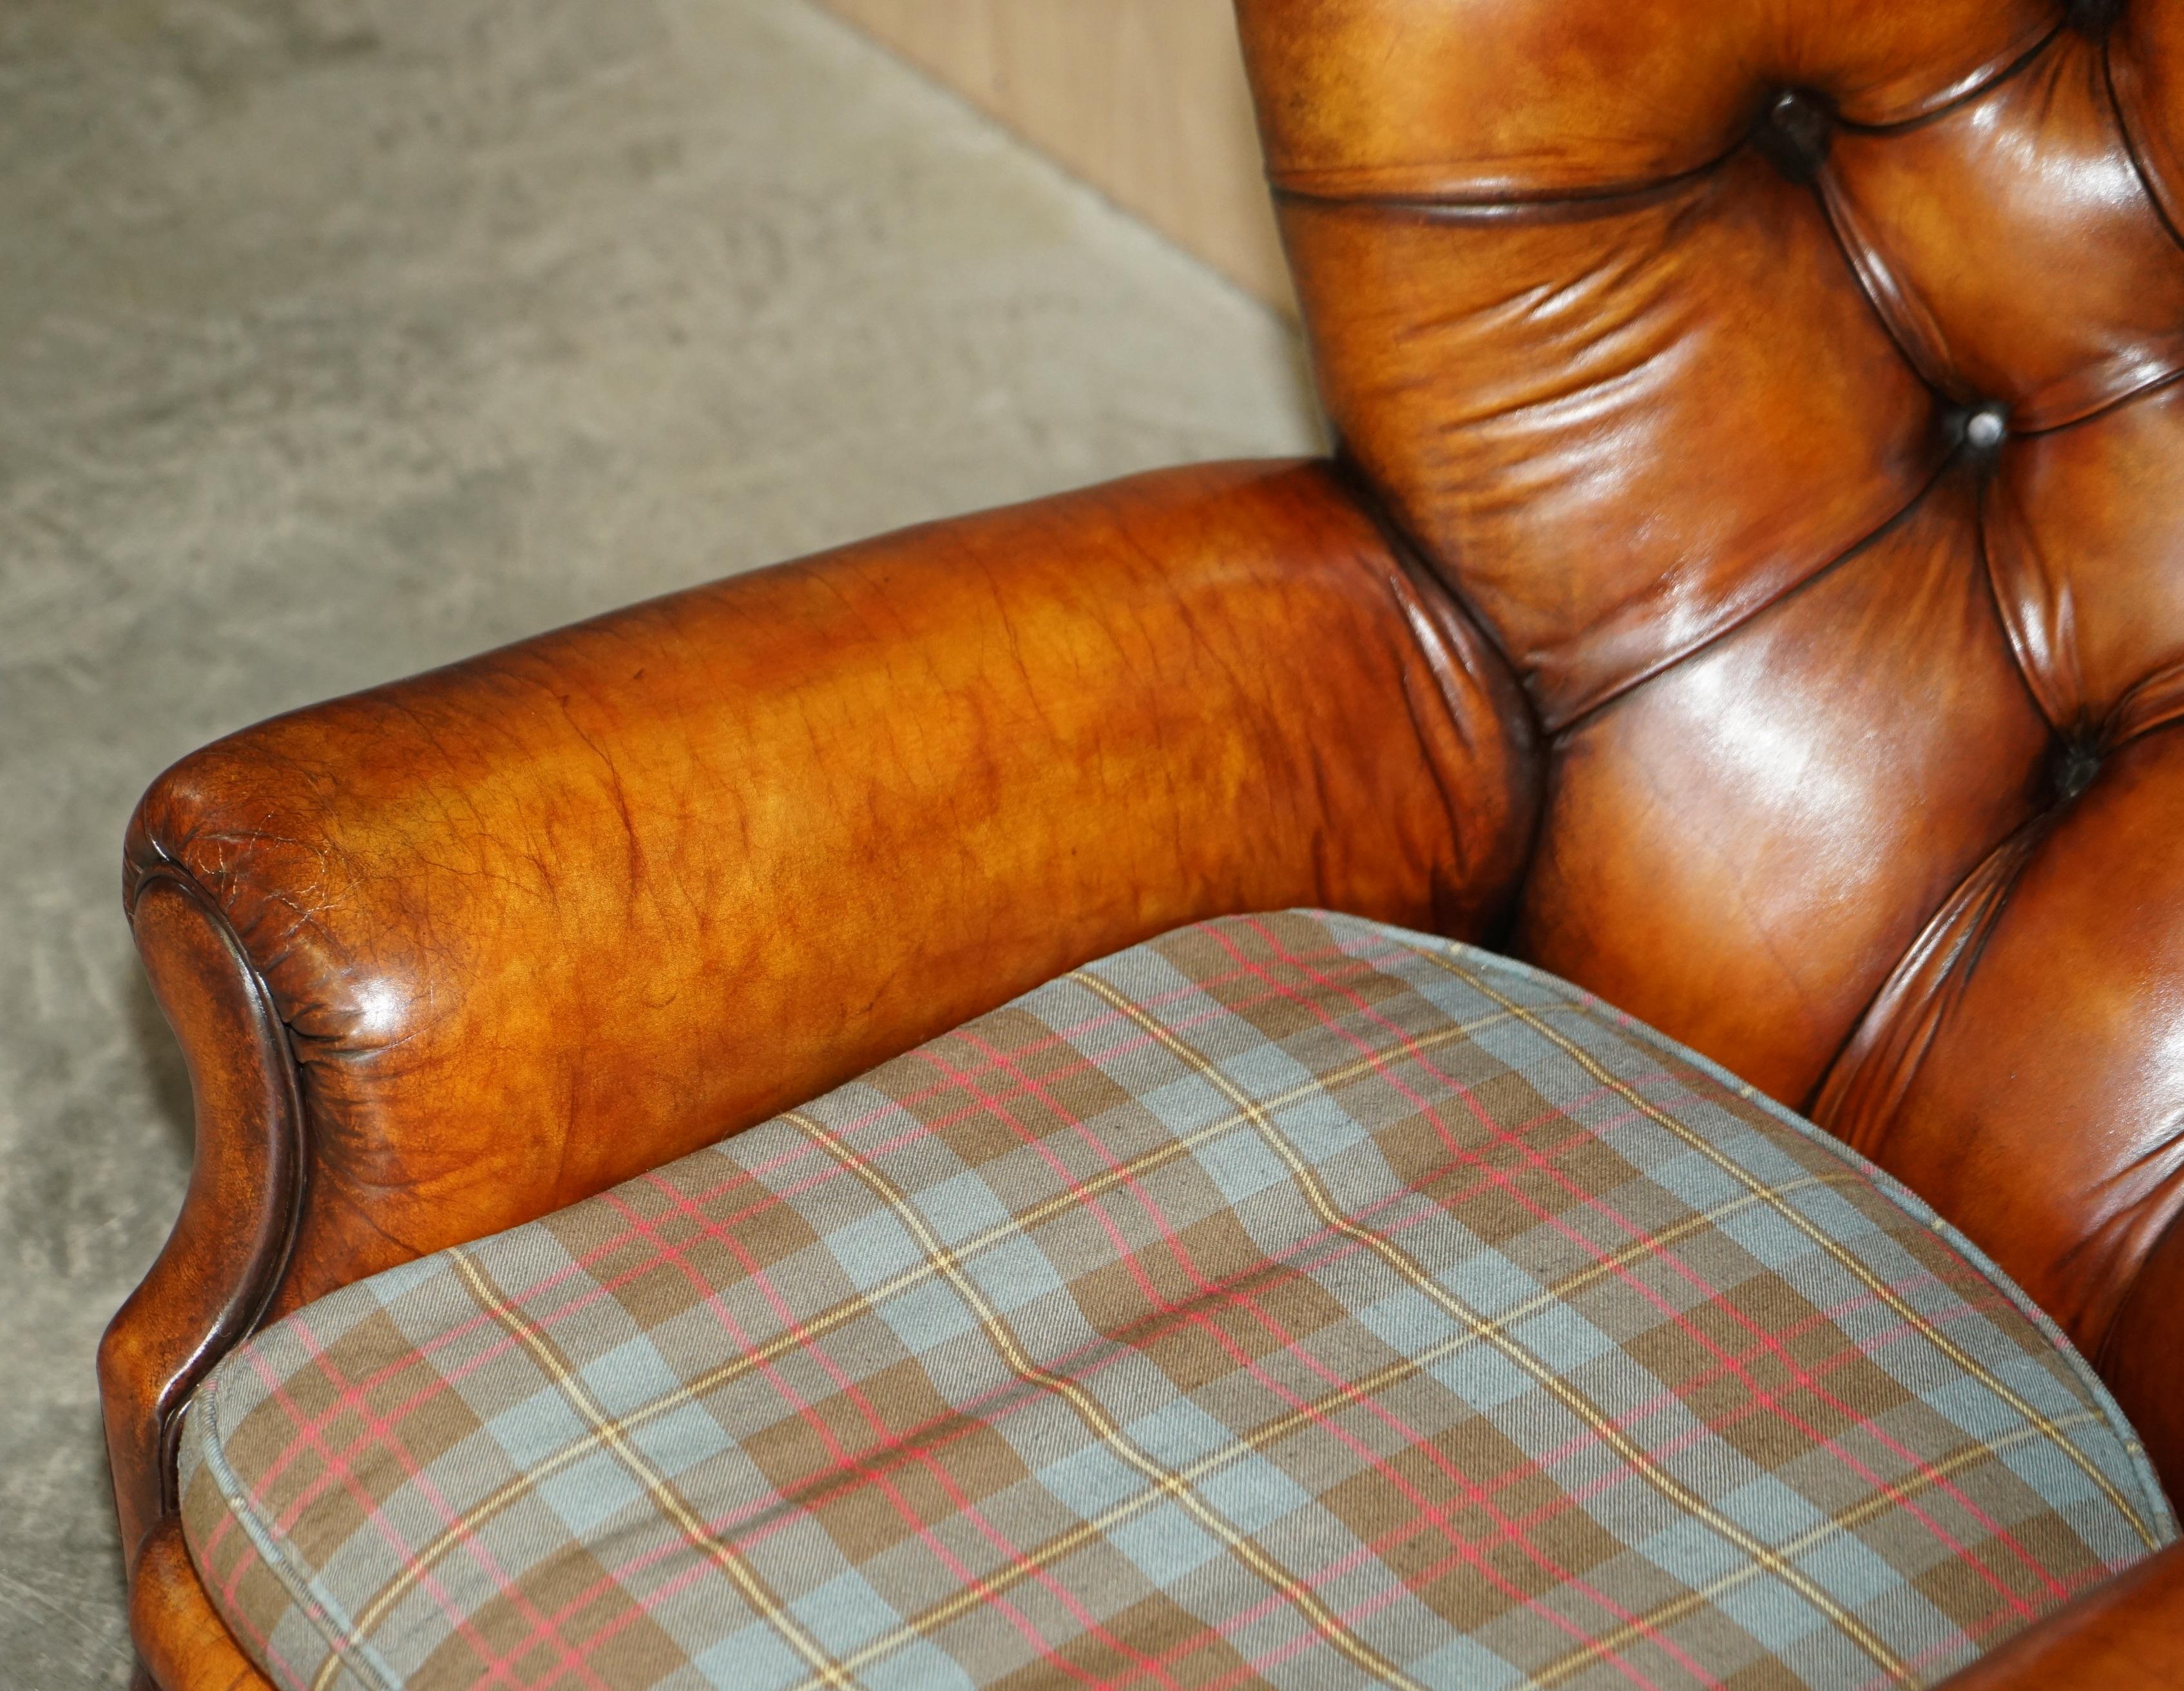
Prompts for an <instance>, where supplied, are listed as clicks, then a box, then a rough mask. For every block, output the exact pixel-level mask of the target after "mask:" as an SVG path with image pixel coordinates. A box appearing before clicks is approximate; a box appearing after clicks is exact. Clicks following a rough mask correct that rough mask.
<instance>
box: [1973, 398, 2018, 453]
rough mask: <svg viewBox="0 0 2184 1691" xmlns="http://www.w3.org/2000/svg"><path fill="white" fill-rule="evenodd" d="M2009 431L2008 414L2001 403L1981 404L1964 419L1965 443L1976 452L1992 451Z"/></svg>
mask: <svg viewBox="0 0 2184 1691" xmlns="http://www.w3.org/2000/svg"><path fill="white" fill-rule="evenodd" d="M2008 433H2009V414H2008V413H2007V412H2005V411H2004V410H2003V408H2002V407H2001V406H2000V405H1981V406H1978V407H1976V408H1975V409H1974V410H1973V411H1972V413H1971V415H1970V416H1967V417H1966V418H1965V419H1964V444H1965V445H1967V446H1969V447H1970V448H1971V449H1972V450H1973V451H1975V452H1992V451H1993V450H1994V449H1995V448H1996V447H1997V446H1999V445H2001V444H2002V438H2003V436H2004V435H2006V434H2008Z"/></svg>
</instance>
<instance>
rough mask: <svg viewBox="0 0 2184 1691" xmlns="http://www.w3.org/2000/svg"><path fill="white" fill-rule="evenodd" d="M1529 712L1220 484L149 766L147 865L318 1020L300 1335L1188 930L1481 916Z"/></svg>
mask: <svg viewBox="0 0 2184 1691" xmlns="http://www.w3.org/2000/svg"><path fill="white" fill-rule="evenodd" d="M1528 724H1529V717H1528V715H1527V714H1526V712H1525V709H1524V706H1523V704H1522V702H1521V701H1520V700H1519V697H1518V694H1517V693H1516V691H1515V689H1514V688H1513V684H1511V683H1510V681H1509V679H1508V678H1507V673H1506V672H1505V671H1504V669H1503V668H1502V666H1501V663H1500V661H1499V660H1498V658H1496V656H1494V655H1493V654H1492V653H1491V652H1490V650H1489V649H1488V648H1487V647H1486V645H1485V643H1484V641H1483V640H1482V639H1480V638H1479V636H1478V635H1477V634H1476V633H1475V632H1474V629H1473V628H1472V626H1471V625H1470V623H1469V622H1468V621H1467V620H1466V619H1465V618H1464V617H1463V615H1462V614H1461V613H1460V612H1459V611H1457V610H1456V609H1455V607H1454V606H1452V605H1451V603H1449V602H1448V600H1446V596H1445V595H1444V594H1442V592H1441V590H1440V589H1439V588H1437V587H1435V586H1433V585H1430V584H1429V582H1428V581H1427V579H1426V578H1424V577H1423V576H1422V575H1413V574H1412V572H1410V571H1409V570H1408V569H1407V567H1406V566H1404V565H1403V564H1401V562H1399V561H1398V560H1397V559H1396V556H1395V555H1393V554H1392V553H1391V552H1390V548H1389V546H1388V544H1386V543H1385V541H1384V539H1382V536H1381V534H1380V533H1379V531H1378V530H1377V529H1376V528H1375V527H1374V526H1373V523H1372V522H1370V521H1368V519H1367V518H1366V517H1365V516H1362V514H1361V513H1360V512H1359V511H1358V509H1357V506H1356V505H1354V504H1353V502H1352V500H1351V498H1350V497H1349V495H1348V494H1346V491H1345V490H1344V488H1343V486H1342V485H1341V483H1340V481H1339V479H1338V478H1337V477H1336V475H1335V473H1334V472H1333V471H1332V470H1330V469H1329V468H1328V467H1327V466H1318V465H1274V466H1267V465H1256V466H1255V465H1238V466H1217V467H1206V468H1200V469H1195V470H1189V471H1183V472H1164V473H1162V474H1158V475H1154V476H1150V477H1140V478H1137V479H1134V480H1132V481H1128V482H1124V483H1117V484H1115V485H1112V486H1110V487H1106V488H1095V489H1093V490H1090V491H1088V492H1084V493H1081V494H1073V495H1069V496H1066V497H1062V498H1058V499H1050V500H1045V501H1041V502H1039V503H1037V504H1034V505H1027V506H1023V507H1020V508H1017V509H1014V510H1010V511H1000V512H995V513H991V514H988V515H984V516H977V517H972V518H968V519H964V520H958V521H954V522H945V523H940V524H936V525H933V526H929V527H922V528H918V529H913V530H911V531H908V532H905V533H900V534H897V535H894V536H890V537H888V538H885V539H879V540H876V541H873V542H870V543H867V544H862V545H859V546H854V547H851V548H849V549H847V550H841V551H838V552H834V553H832V554H828V555H822V556H820V557H817V558H814V559H811V560H808V561H804V562H801V563H797V564H793V565H786V566H779V567H777V568H774V569H772V570H767V571H762V572H757V573H755V574H752V575H748V576H744V577H739V578H733V579H730V580H728V581H726V582H723V583H718V584H716V585H713V586H709V587H705V588H701V589H696V590H694V591H690V592H686V593H682V594H676V595H673V596H671V597H669V598H666V599H663V600H656V601H655V602H652V603H650V604H646V605H641V606H636V607H634V608H632V609H630V610H627V611H619V612H616V613H615V614H612V615H610V616H607V617H600V618H599V619H597V620H595V621H593V622H586V623H582V624H579V625H577V626H576V627H573V628H567V629H565V630H561V631H560V632H557V633H550V634H547V635H544V636H542V637H540V638H538V639H531V640H526V641H524V642H522V643H521V644H519V645H513V646H510V647H507V648H505V649H504V650H499V651H496V652H493V653H490V654H487V655H486V656H482V657H478V658H476V659H473V660H471V661H466V662H463V663H459V664H456V665H454V666H453V667H449V668H446V669H443V670H439V671H437V672H432V673H430V674H426V675H423V676H420V677H417V678H413V679H410V680H407V681H403V682H399V683H397V684H393V685H390V686H386V687H382V688H379V689H375V690H373V691H370V692H367V693H364V694H360V695H355V696H354V697H351V698H348V699H343V700H336V701H334V702H331V703H329V704H325V705H320V706H315V707H312V708H310V709H308V710H304V711H301V712H296V713H294V714H292V715H290V716H287V717H280V718H276V719H275V720H273V721H271V722H269V723H264V724H261V725H259V727H256V728H250V729H248V730H246V731H245V732H243V733H241V734H236V735H234V736H232V737H231V738H229V739H225V740H222V741H220V742H219V743H217V744H215V745H213V746H210V747H209V748H207V749H206V750H204V751H200V752H198V753H196V754H195V755H193V756H190V757H188V758H187V759H185V760H184V761H183V762H181V763H180V764H178V765H177V766H175V767H174V768H173V769H171V770H170V771H169V772H167V773H165V774H164V775H163V776H162V777H161V778H160V779H159V781H158V782H157V783H156V784H154V785H153V788H152V790H150V792H149V793H148V795H146V797H145V798H144V800H143V801H142V804H141V806H139V808H138V811H137V813H136V818H135V821H134V822H133V823H132V825H131V829H130V834H129V839H128V845H127V863H128V888H129V893H130V897H131V904H132V907H134V906H135V904H136V899H137V892H138V889H140V888H144V887H149V886H152V885H171V884H172V883H175V882H176V881H179V882H181V884H183V885H185V886H186V888H187V890H191V891H192V895H193V896H194V895H195V894H197V893H201V894H202V896H203V901H205V902H206V903H207V904H209V906H210V907H212V908H213V910H214V911H215V912H217V914H218V917H219V918H220V919H221V920H224V922H225V924H227V926H228V927H230V928H231V929H232V934H233V936H234V939H235V941H236V943H237V946H239V949H240V952H241V953H242V957H244V958H245V959H246V960H247V962H248V965H249V968H251V969H252V970H254V972H255V974H256V975H257V977H258V978H259V980H260V981H261V982H262V985H263V986H264V988H265V995H266V996H267V998H268V1000H269V1001H270V1007H271V1012H272V1013H273V1015H274V1016H276V1017H277V1019H278V1022H279V1023H280V1024H282V1025H284V1026H285V1029H286V1033H287V1042H288V1045H289V1046H290V1048H291V1049H292V1052H293V1056H294V1060H295V1063H296V1073H297V1075H298V1078H299V1085H298V1087H297V1093H298V1097H299V1098H300V1108H301V1115H302V1120H303V1129H302V1139H303V1149H302V1152H301V1158H302V1162H303V1164H304V1169H303V1183H304V1189H305V1190H306V1191H307V1192H308V1194H309V1197H308V1202H307V1203H304V1206H303V1208H302V1210H301V1214H300V1219H299V1221H298V1226H297V1231H296V1233H295V1237H294V1243H293V1251H292V1255H291V1256H290V1258H288V1260H287V1265H286V1270H285V1273H283V1274H282V1275H281V1276H280V1280H279V1284H278V1286H277V1287H276V1289H275V1290H274V1291H273V1292H271V1293H270V1295H269V1298H268V1300H267V1302H268V1307H270V1309H273V1310H275V1311H276V1312H277V1311H279V1310H281V1309H287V1308H292V1307H293V1306H295V1305H296V1304H298V1303H302V1302H304V1301H307V1300H308V1299H309V1298H314V1297H316V1296H319V1295H320V1294H322V1293H323V1292H326V1291H328V1290H330V1289H331V1288H332V1287H333V1286H337V1285H339V1284H343V1283H345V1282H347V1281H352V1280H354V1279H356V1278H359V1277H360V1276H361V1275H365V1274H368V1273H370V1272H373V1271H375V1270H379V1269H382V1268H384V1267H387V1266H388V1265H390V1264H393V1263H396V1262H398V1261H401V1260H404V1259H406V1258H409V1257H412V1256H415V1255H418V1254H421V1253H426V1252H428V1251H432V1250H434V1249H437V1248H439V1247H443V1246H445V1245H448V1244H449V1243H452V1242H459V1241H462V1240H465V1239H471V1238H475V1237H477V1236H482V1235H483V1234H486V1233H488V1232H491V1231H496V1230H499V1229H501V1228H504V1227H507V1226H511V1225H515V1224H517V1223H520V1222H522V1221H524V1220H526V1219H531V1218H532V1217H535V1216H537V1215H539V1214H543V1213H546V1212H548V1211H549V1210H551V1209H554V1208H558V1207H560V1206H561V1205H564V1204H566V1203H571V1202H574V1201H575V1200H577V1198H580V1197H584V1196H587V1195H588V1194H590V1193H592V1192H597V1191H599V1190H600V1189H601V1188H603V1187H604V1186H609V1185H610V1184H612V1183H614V1182H616V1181H617V1180H623V1179H626V1178H628V1177H629V1176H631V1175H634V1174H637V1173H638V1172H640V1171H641V1170H643V1169H646V1168H649V1167H652V1166H655V1165H657V1164H660V1163H661V1162H663V1161H665V1160H666V1159H668V1158H672V1157H675V1156H677V1155H679V1154H681V1153H682V1152H687V1151H689V1150H692V1149H694V1148H695V1147H698V1146H699V1145H702V1144H705V1143H709V1142H710V1141H713V1140H715V1139H717V1138H719V1137H720V1136H722V1135H724V1134H726V1133H728V1132H731V1131H733V1130H737V1129H738V1128H741V1127H744V1126H746V1125H749V1124H751V1123H753V1122H755V1121H758V1120H760V1119H764V1118H765V1117H766V1115H768V1114H770V1113H772V1112H774V1111H776V1110H778V1109H780V1108H785V1107H787V1106H788V1105H791V1104H794V1103H795V1102H799V1101H801V1100H803V1099H805V1098H806V1097H811V1096H812V1095H813V1094H815V1093H817V1092H819V1091H823V1090H824V1089H826V1088H827V1087H828V1086H831V1085H835V1084H837V1083H838V1082H839V1081H841V1080H844V1079H847V1078H849V1077H850V1076H851V1075H853V1074H856V1073H858V1072H859V1071H861V1070H862V1069H866V1068H867V1067H870V1066H871V1065H872V1064H873V1063H876V1062H877V1061H880V1060H882V1059H883V1058H886V1057H888V1056H889V1055H892V1054H894V1053H895V1052H900V1051H901V1050H903V1049H905V1048H907V1047H908V1046H911V1045H913V1044H915V1043H917V1041H919V1040H921V1039H922V1038H925V1037H928V1036H929V1035H933V1034H935V1033H937V1032H939V1031H942V1030H944V1029H946V1028H948V1027H950V1026H951V1025H953V1024H956V1023H957V1022H959V1021H961V1020H962V1019H966V1018H967V1017H969V1016H971V1015H972V1014H974V1013H978V1012H979V1011H981V1010H983V1009H986V1008H989V1007H992V1006H993V1005H995V1004H996V1003H999V1002H1002V1001H1004V1000H1006V998H1008V997H1010V996H1013V995H1014V994H1016V993H1017V992H1020V991H1025V990H1027V989H1028V988H1029V987H1031V986H1033V985H1036V984H1037V983H1038V982H1039V981H1040V980H1042V979H1045V978H1047V977H1049V976H1050V975H1052V974H1056V973H1058V972H1060V971H1061V970H1063V969H1066V968H1069V967H1071V966H1073V965H1074V964H1075V963H1079V962H1081V961H1084V960H1085V959H1087V958H1089V957H1093V956H1095V955H1099V954H1100V953H1103V952H1108V951H1111V950H1113V949H1115V948H1117V947H1119V946H1123V945H1126V944H1128V943H1130V942H1132V941H1134V940H1138V939H1139V938H1141V937H1144V936H1145V935H1150V934H1151V933H1154V932H1156V931H1158V930H1161V929H1166V928H1168V927H1171V926H1173V925H1175V924H1178V923H1182V922H1185V921H1188V920H1190V919H1193V918H1198V917H1201V916H1206V915H1209V914H1212V913H1215V912H1221V911H1228V910H1234V909H1238V908H1244V907H1279V906H1284V905H1291V904H1297V903H1304V902H1313V903H1319V904H1325V905H1332V906H1336V907H1341V908H1344V909H1348V910H1353V911H1358V912H1366V913H1369V914H1372V915H1375V916H1380V917H1385V918H1393V919H1397V920H1401V921H1405V922H1409V923H1413V924H1420V925H1430V926H1437V927H1440V928H1441V929H1446V930H1451V931H1456V932H1463V933H1475V932H1477V931H1478V930H1479V929H1480V927H1481V926H1482V924H1485V923H1486V922H1487V921H1488V920H1489V919H1490V917H1491V916H1492V915H1493V913H1494V912H1496V909H1497V907H1499V906H1500V905H1501V903H1502V901H1503V898H1504V896H1505V893H1506V892H1507V890H1508V888H1509V886H1510V884H1511V882H1512V881H1513V879H1514V877H1515V875H1516V874H1517V873H1518V868H1519V866H1520V863H1521V861H1522V857H1523V854H1524V850H1525V847H1526V845H1527V844H1528V840H1529V830H1530V829H1531V826H1532V823H1533V815H1534V810H1535V790H1534V786H1535V761H1534V758H1533V755H1532V751H1531V747H1530V741H1529V726H1528ZM142 938H143V935H142V932H141V931H140V940H142ZM206 949H207V950H208V951H209V952H216V951H217V950H218V949H219V948H218V947H217V946H211V945H209V943H208V945H207V946H206ZM154 973H155V976H156V975H158V974H159V969H158V968H155V969H154ZM173 973H175V971H171V970H170V971H169V974H173ZM191 979H192V981H194V980H195V979H197V977H196V976H194V975H193V976H192V977H191ZM162 990H163V995H165V994H167V993H168V991H169V989H168V988H167V987H165V986H163V989H162ZM175 990H177V991H185V992H186V993H187V992H192V991H198V987H197V986H195V985H189V986H187V987H184V988H178V989H175ZM169 1013H170V1017H173V1018H174V1019H175V1020H176V1022H177V1025H178V1026H179V1027H181V1028H182V1030H183V1031H184V1034H185V1037H186V1043H187V1036H188V1034H189V1032H190V1027H191V1025H192V1017H191V1015H190V1014H189V1013H188V1007H187V1005H182V1006H179V1007H178V1006H177V1005H175V1004H172V1003H170V1005H169ZM203 1020H204V1019H203V1018H197V1019H196V1021H197V1022H198V1023H202V1022H203ZM194 1060H195V1059H194V1058H193V1061H194ZM217 1198H218V1194H216V1193H214V1194H209V1196H208V1200H207V1201H208V1202H216V1201H217Z"/></svg>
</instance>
